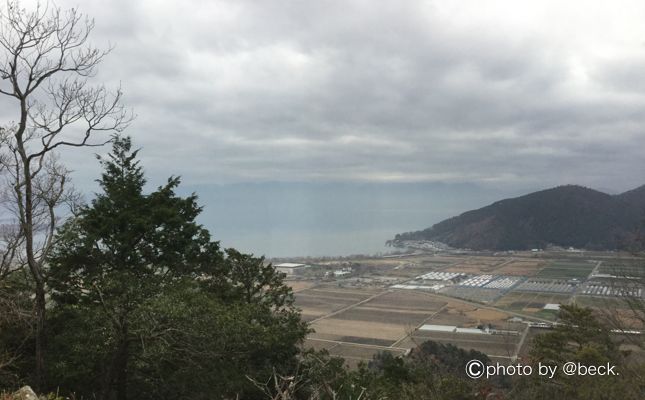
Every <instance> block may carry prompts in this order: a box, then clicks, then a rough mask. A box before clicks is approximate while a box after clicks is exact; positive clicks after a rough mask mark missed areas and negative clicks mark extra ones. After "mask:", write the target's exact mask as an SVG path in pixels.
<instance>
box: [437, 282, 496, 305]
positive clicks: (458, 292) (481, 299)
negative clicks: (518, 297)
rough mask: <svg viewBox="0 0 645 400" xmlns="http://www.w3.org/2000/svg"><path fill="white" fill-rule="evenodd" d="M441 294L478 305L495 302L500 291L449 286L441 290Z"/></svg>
mask: <svg viewBox="0 0 645 400" xmlns="http://www.w3.org/2000/svg"><path fill="white" fill-rule="evenodd" d="M441 293H442V294H445V295H448V296H451V297H457V298H459V299H464V300H470V301H475V302H478V303H491V302H493V301H495V299H497V298H498V297H499V296H500V295H501V294H502V291H501V290H498V289H486V288H477V287H461V286H449V287H446V288H444V289H441Z"/></svg>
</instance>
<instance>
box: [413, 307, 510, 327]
mask: <svg viewBox="0 0 645 400" xmlns="http://www.w3.org/2000/svg"><path fill="white" fill-rule="evenodd" d="M508 318H510V315H508V314H506V313H503V312H500V311H496V310H490V309H487V308H479V307H476V306H470V305H467V304H461V303H460V304H454V305H450V306H449V307H446V308H444V309H442V310H441V311H440V312H438V313H436V314H435V315H434V316H433V317H432V318H430V319H429V320H428V321H426V323H427V324H435V325H454V326H458V327H462V328H474V327H476V326H477V325H480V324H492V325H494V326H503V325H504V324H505V323H506V320H507V319H508Z"/></svg>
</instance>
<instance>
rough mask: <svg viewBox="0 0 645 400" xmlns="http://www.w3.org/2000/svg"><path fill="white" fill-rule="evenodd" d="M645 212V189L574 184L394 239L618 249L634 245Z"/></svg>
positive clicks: (488, 245) (468, 245) (466, 244)
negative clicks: (611, 191) (610, 190)
mask: <svg viewBox="0 0 645 400" xmlns="http://www.w3.org/2000/svg"><path fill="white" fill-rule="evenodd" d="M644 210H645V186H642V187H640V188H637V189H634V190H632V191H629V192H625V193H623V194H620V195H616V196H612V195H608V194H606V193H602V192H599V191H596V190H593V189H589V188H585V187H582V186H576V185H567V186H558V187H556V188H553V189H547V190H542V191H539V192H534V193H530V194H527V195H525V196H521V197H517V198H513V199H505V200H501V201H498V202H495V203H493V204H491V205H489V206H486V207H483V208H480V209H478V210H473V211H468V212H465V213H463V214H461V215H459V216H457V217H453V218H449V219H447V220H444V221H442V222H439V223H438V224H435V225H434V226H432V227H431V228H428V229H425V230H422V231H418V232H408V233H403V234H399V235H396V238H395V241H402V240H432V241H436V242H442V243H445V244H448V245H450V246H452V247H457V248H470V249H475V250H484V249H489V250H525V249H531V248H544V247H545V246H546V245H547V244H553V245H557V246H563V247H569V246H572V247H576V248H587V249H620V248H625V247H628V246H629V245H630V243H632V242H633V239H634V237H635V232H636V230H637V229H638V228H639V227H640V224H641V220H642V217H643V214H644Z"/></svg>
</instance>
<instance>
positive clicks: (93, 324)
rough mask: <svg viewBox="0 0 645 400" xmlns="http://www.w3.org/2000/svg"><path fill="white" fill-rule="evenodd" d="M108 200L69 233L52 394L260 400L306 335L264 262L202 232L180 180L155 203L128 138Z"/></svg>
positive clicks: (105, 193) (113, 163)
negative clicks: (260, 384)
mask: <svg viewBox="0 0 645 400" xmlns="http://www.w3.org/2000/svg"><path fill="white" fill-rule="evenodd" d="M100 161H101V164H102V166H103V168H104V172H103V174H102V176H101V179H100V180H99V184H100V187H101V189H102V192H101V193H98V194H97V195H96V198H95V199H94V200H92V202H91V204H90V205H89V206H87V207H84V208H82V209H81V210H80V211H79V213H78V215H77V216H76V217H75V218H73V219H72V220H70V221H69V222H68V223H67V224H66V225H65V226H64V227H63V228H62V229H61V230H60V232H59V235H58V238H57V245H56V248H55V249H54V252H53V256H52V257H51V258H50V260H49V262H50V264H51V276H52V278H51V282H52V283H51V284H52V289H53V291H52V297H53V299H54V300H55V303H56V307H55V309H54V313H53V318H52V321H51V326H52V336H53V338H52V340H53V341H54V342H55V345H54V346H52V350H51V351H50V359H51V365H52V377H51V379H52V386H54V385H55V386H62V387H63V388H65V389H67V390H69V391H76V392H77V393H80V394H81V395H84V396H87V397H91V398H94V397H97V398H99V399H113V398H114V399H118V400H123V399H126V398H132V399H133V398H136V399H146V398H150V399H153V398H154V399H160V398H168V399H171V398H172V399H177V398H191V399H201V398H203V399H210V398H218V397H225V396H233V397H235V395H236V394H242V395H243V396H245V397H247V398H251V397H252V396H253V395H254V389H253V385H252V382H251V381H250V380H249V379H248V378H247V375H248V376H250V377H258V378H264V377H265V376H268V375H269V374H270V373H271V372H272V370H273V368H274V367H275V368H276V369H280V368H288V367H289V366H290V365H291V364H292V363H293V360H294V357H295V356H296V354H297V352H298V347H297V344H298V343H299V342H300V341H301V340H302V339H303V338H304V335H305V334H306V326H305V324H304V323H303V322H301V321H300V317H299V314H298V312H297V310H296V309H295V308H294V307H293V294H292V293H291V290H290V289H289V288H287V287H286V286H285V285H284V284H283V282H282V277H281V275H280V274H277V273H276V272H275V270H274V269H273V268H272V267H271V266H270V265H269V266H264V263H263V259H261V258H254V257H252V256H249V255H244V254H242V253H239V252H237V251H235V250H232V249H229V250H228V251H227V254H228V258H227V257H226V256H225V255H224V253H223V252H222V251H221V250H220V247H219V244H218V243H217V242H214V241H212V240H211V238H210V235H209V233H208V231H207V230H206V229H204V228H203V227H202V226H200V225H199V224H198V223H197V222H196V220H195V219H196V217H197V216H198V215H199V213H200V211H201V208H200V207H199V206H198V205H197V198H196V196H195V195H192V196H189V197H186V198H182V197H179V196H177V195H176V194H175V189H176V188H177V185H178V184H179V179H178V178H170V179H169V180H168V182H167V183H166V184H165V185H164V186H161V187H159V188H157V190H155V191H154V192H152V193H150V194H146V193H144V186H145V183H146V181H145V178H144V173H143V170H142V168H141V166H140V165H139V162H138V161H137V151H133V150H132V144H131V141H130V139H129V138H127V137H125V138H123V137H115V139H114V142H113V150H112V153H111V154H110V155H109V157H108V158H107V159H100Z"/></svg>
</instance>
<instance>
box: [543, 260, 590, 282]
mask: <svg viewBox="0 0 645 400" xmlns="http://www.w3.org/2000/svg"><path fill="white" fill-rule="evenodd" d="M595 266H596V264H595V263H590V262H576V263H574V262H570V261H555V262H552V263H550V264H549V265H547V266H546V267H544V268H543V269H542V270H540V272H538V273H537V275H536V277H538V278H549V279H574V278H576V279H581V280H584V279H586V278H587V276H589V274H590V273H591V271H592V270H593V269H594V267H595Z"/></svg>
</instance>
